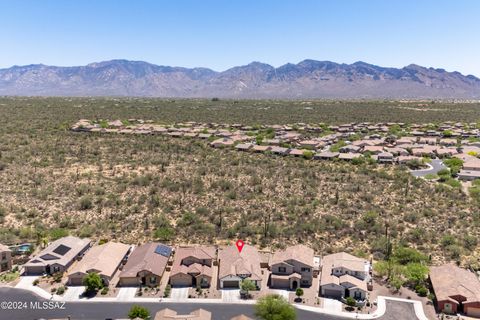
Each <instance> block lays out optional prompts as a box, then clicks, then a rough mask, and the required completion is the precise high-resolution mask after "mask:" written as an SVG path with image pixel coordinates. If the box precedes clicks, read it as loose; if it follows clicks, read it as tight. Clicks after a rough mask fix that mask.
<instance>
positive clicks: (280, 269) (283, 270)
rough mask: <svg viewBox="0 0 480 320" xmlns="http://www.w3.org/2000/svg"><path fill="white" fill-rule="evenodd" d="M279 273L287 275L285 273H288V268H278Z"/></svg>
mask: <svg viewBox="0 0 480 320" xmlns="http://www.w3.org/2000/svg"><path fill="white" fill-rule="evenodd" d="M278 272H282V273H285V272H287V268H285V267H278Z"/></svg>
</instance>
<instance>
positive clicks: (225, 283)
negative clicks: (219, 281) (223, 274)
mask: <svg viewBox="0 0 480 320" xmlns="http://www.w3.org/2000/svg"><path fill="white" fill-rule="evenodd" d="M223 287H224V288H239V287H240V285H239V283H238V281H223Z"/></svg>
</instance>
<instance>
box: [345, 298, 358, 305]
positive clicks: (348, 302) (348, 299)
mask: <svg viewBox="0 0 480 320" xmlns="http://www.w3.org/2000/svg"><path fill="white" fill-rule="evenodd" d="M345 302H346V304H347V306H349V307H355V306H356V305H357V301H355V299H353V298H352V297H347V299H345Z"/></svg>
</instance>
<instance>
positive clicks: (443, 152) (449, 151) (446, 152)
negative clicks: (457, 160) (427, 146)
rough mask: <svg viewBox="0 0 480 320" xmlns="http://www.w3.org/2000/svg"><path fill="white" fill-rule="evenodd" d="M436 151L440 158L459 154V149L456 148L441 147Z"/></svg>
mask: <svg viewBox="0 0 480 320" xmlns="http://www.w3.org/2000/svg"><path fill="white" fill-rule="evenodd" d="M436 153H437V155H438V157H439V158H445V157H451V156H453V155H456V154H458V151H457V149H456V148H440V149H437V150H436Z"/></svg>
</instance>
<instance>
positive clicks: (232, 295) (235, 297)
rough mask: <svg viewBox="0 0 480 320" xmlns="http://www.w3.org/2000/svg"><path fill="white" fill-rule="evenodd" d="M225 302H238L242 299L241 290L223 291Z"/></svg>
mask: <svg viewBox="0 0 480 320" xmlns="http://www.w3.org/2000/svg"><path fill="white" fill-rule="evenodd" d="M221 291H222V300H223V302H230V303H231V302H238V301H242V300H241V299H240V289H222V290H221Z"/></svg>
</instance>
